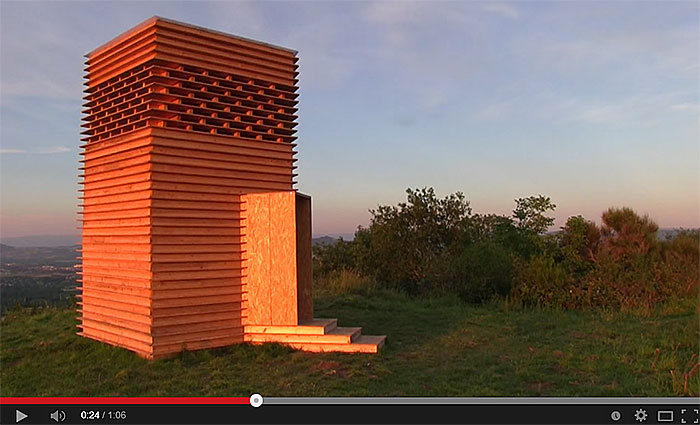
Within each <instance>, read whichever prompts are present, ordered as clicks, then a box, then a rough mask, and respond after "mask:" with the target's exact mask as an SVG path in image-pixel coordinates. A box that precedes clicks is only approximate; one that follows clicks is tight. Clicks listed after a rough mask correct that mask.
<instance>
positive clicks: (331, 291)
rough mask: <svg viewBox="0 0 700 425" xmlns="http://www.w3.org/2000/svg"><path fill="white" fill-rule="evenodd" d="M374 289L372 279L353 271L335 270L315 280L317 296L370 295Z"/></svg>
mask: <svg viewBox="0 0 700 425" xmlns="http://www.w3.org/2000/svg"><path fill="white" fill-rule="evenodd" d="M374 287H375V284H374V281H373V280H372V279H370V278H369V277H366V276H363V275H361V274H360V273H359V272H357V271H356V270H352V269H340V270H334V271H332V272H330V273H328V274H326V275H323V276H320V277H318V278H316V279H315V280H314V292H315V293H316V294H317V295H341V294H351V293H368V292H370V291H372V290H373V289H374Z"/></svg>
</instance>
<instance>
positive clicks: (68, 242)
mask: <svg viewBox="0 0 700 425" xmlns="http://www.w3.org/2000/svg"><path fill="white" fill-rule="evenodd" d="M0 242H1V243H2V244H4V245H10V246H15V247H23V246H41V247H53V246H72V245H78V244H80V235H32V236H18V237H14V238H4V237H3V238H0Z"/></svg>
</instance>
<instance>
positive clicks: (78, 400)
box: [0, 397, 250, 404]
mask: <svg viewBox="0 0 700 425" xmlns="http://www.w3.org/2000/svg"><path fill="white" fill-rule="evenodd" d="M0 404H250V398H249V397H0Z"/></svg>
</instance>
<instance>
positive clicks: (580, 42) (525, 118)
mask: <svg viewBox="0 0 700 425" xmlns="http://www.w3.org/2000/svg"><path fill="white" fill-rule="evenodd" d="M153 15H158V16H162V17H165V18H170V19H175V20H179V21H183V22H187V23H190V24H194V25H199V26H203V27H207V28H211V29H214V30H218V31H223V32H227V33H232V34H236V35H240V36H244V37H248V38H253V39H257V40H261V41H265V42H269V43H273V44H277V45H280V46H284V47H288V48H291V49H294V50H297V51H298V52H299V53H298V55H299V65H300V66H299V72H300V75H299V87H300V88H299V93H300V96H299V105H298V106H299V114H298V115H299V118H298V122H299V126H298V127H297V129H298V133H297V136H298V137H299V139H298V141H297V142H298V151H299V154H298V155H297V158H298V162H297V166H298V170H297V172H298V173H299V177H298V184H297V186H296V187H297V188H298V189H299V190H300V191H302V192H304V193H307V194H310V195H311V196H312V197H313V233H314V236H321V235H339V234H340V235H342V234H345V235H347V234H352V233H353V232H354V230H355V229H356V228H357V226H358V225H363V226H366V225H367V224H368V223H369V221H370V217H371V215H370V212H369V210H370V209H372V208H376V207H377V205H380V204H382V205H393V204H396V203H398V202H400V201H403V200H405V196H406V194H405V191H406V189H407V188H418V187H423V186H428V187H433V188H435V191H436V193H437V195H438V196H440V197H443V196H446V195H448V194H450V193H454V192H457V191H461V192H463V193H464V194H465V196H466V198H467V199H468V200H469V201H470V203H471V206H472V208H473V210H474V212H475V213H497V214H506V215H510V213H511V211H512V210H513V208H514V207H515V202H514V200H515V199H516V198H520V197H526V196H530V195H538V194H543V195H546V196H549V197H550V198H551V199H552V201H553V202H554V203H555V204H556V205H557V209H556V211H555V212H554V213H553V216H554V217H555V218H556V223H555V227H557V228H558V227H559V226H562V225H563V224H564V223H565V221H566V218H567V217H569V216H572V215H578V214H581V215H583V216H584V217H586V218H588V219H591V220H594V221H597V222H599V221H600V214H601V212H602V211H604V210H605V209H607V208H609V207H613V206H615V207H621V206H627V207H631V208H633V209H635V210H636V211H637V212H639V213H646V214H649V216H650V217H652V218H653V219H654V220H656V222H657V223H658V224H659V225H660V226H661V227H698V226H700V107H699V105H700V99H699V97H698V96H699V94H700V83H699V81H700V77H699V76H700V3H699V2H697V1H688V2H684V1H670V2H662V1H646V2H645V1H641V2H632V1H582V2H577V1H550V2H534V1H513V2H498V1H487V2H478V1H449V2H448V1H444V2H443V1H430V2H422V1H401V2H397V1H385V2H381V1H377V2H375V1H373V2H369V1H353V2H341V1H325V2H316V1H299V2H297V1H285V2H274V1H258V2H239V1H217V2H204V1H196V2H195V1H185V2H170V1H152V2H145V1H144V2H139V1H120V2H104V1H102V2H70V1H55V2H41V1H18V2H13V1H7V0H3V1H2V2H0V180H1V181H0V236H2V237H17V236H25V235H43V234H77V232H78V230H76V227H77V226H78V223H77V221H76V220H77V218H78V215H77V211H78V207H77V205H78V199H77V197H78V166H79V165H78V159H79V155H78V154H79V148H78V146H79V145H80V140H79V139H80V134H79V133H80V127H79V125H80V119H81V103H82V100H81V98H82V89H83V86H82V84H83V63H84V60H85V58H84V55H85V54H86V53H87V52H89V51H91V50H93V49H94V48H96V47H98V46H99V45H101V44H103V43H105V42H107V41H109V40H110V39H112V38H114V37H115V36H117V35H118V34H120V33H122V32H124V31H126V30H128V29H129V28H131V27H133V26H135V25H137V24H139V23H140V22H142V21H144V20H146V19H148V18H149V17H151V16H153Z"/></svg>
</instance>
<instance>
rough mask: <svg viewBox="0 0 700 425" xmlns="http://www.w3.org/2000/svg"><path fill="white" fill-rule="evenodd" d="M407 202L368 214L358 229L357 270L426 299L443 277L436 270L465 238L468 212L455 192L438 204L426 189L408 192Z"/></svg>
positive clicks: (381, 208) (467, 205) (462, 196)
mask: <svg viewBox="0 0 700 425" xmlns="http://www.w3.org/2000/svg"><path fill="white" fill-rule="evenodd" d="M406 193H407V202H401V203H399V204H398V205H397V206H386V205H380V206H379V207H377V209H376V210H371V211H370V213H371V214H372V219H371V222H370V226H369V228H367V229H364V228H360V229H359V230H358V232H357V233H356V235H355V238H356V239H357V241H358V243H357V258H358V265H359V266H360V270H361V271H362V272H363V273H364V274H366V275H368V276H372V277H373V278H374V279H375V280H376V281H377V282H381V283H382V284H385V285H387V286H389V287H392V288H398V289H401V290H402V291H404V292H407V293H408V294H411V295H421V294H430V293H433V292H434V291H436V290H437V289H438V287H439V286H440V283H439V279H438V278H439V277H440V276H443V275H444V270H440V268H439V267H438V265H442V264H447V262H444V261H443V257H444V256H445V255H449V252H450V251H453V250H454V249H455V248H454V247H455V246H459V245H460V244H461V243H463V241H464V240H465V239H466V238H467V236H466V235H467V232H468V225H469V216H470V214H471V208H470V207H469V202H468V201H466V200H465V199H464V195H463V194H462V193H460V192H457V193H455V194H452V195H448V196H447V197H445V198H443V199H438V198H437V196H436V195H435V192H434V190H433V189H432V188H422V189H416V190H412V189H408V190H407V191H406Z"/></svg>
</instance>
